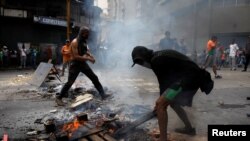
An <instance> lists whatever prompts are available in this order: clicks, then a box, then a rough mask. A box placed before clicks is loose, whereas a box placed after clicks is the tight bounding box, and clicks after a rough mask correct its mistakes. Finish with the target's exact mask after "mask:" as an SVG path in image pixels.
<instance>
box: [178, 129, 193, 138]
mask: <svg viewBox="0 0 250 141" xmlns="http://www.w3.org/2000/svg"><path fill="white" fill-rule="evenodd" d="M175 132H177V133H181V134H187V135H192V136H194V135H196V130H195V128H177V129H175Z"/></svg>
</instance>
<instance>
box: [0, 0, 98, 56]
mask: <svg viewBox="0 0 250 141" xmlns="http://www.w3.org/2000/svg"><path fill="white" fill-rule="evenodd" d="M66 1H67V0H53V1H51V0H42V1H40V0H21V1H20V0H1V1H0V18H1V20H0V47H2V46H3V45H5V46H7V47H8V48H10V49H18V47H20V46H21V44H23V45H25V46H26V47H27V48H30V47H35V48H39V50H40V52H41V53H42V52H45V51H44V50H45V48H47V47H46V46H51V47H52V49H53V52H54V54H55V55H56V54H59V53H58V51H59V50H60V47H61V46H62V45H63V44H64V43H65V40H66V38H67V35H66V34H67V20H66V19H67V14H66V13H67V8H66V4H67V3H66ZM101 12H102V10H101V9H100V8H99V7H96V6H94V2H93V0H84V1H78V0H70V39H72V38H73V37H75V36H76V35H77V33H78V30H79V28H80V27H81V26H83V25H85V26H88V27H90V28H91V29H92V31H93V33H92V32H91V33H92V34H91V38H90V40H91V41H94V40H96V34H95V33H96V31H98V30H99V27H98V23H99V20H100V14H101Z"/></svg>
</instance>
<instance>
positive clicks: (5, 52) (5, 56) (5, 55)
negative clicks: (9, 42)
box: [3, 46, 9, 68]
mask: <svg viewBox="0 0 250 141" xmlns="http://www.w3.org/2000/svg"><path fill="white" fill-rule="evenodd" d="M3 66H4V67H5V68H6V67H8V66H9V50H8V48H7V46H3Z"/></svg>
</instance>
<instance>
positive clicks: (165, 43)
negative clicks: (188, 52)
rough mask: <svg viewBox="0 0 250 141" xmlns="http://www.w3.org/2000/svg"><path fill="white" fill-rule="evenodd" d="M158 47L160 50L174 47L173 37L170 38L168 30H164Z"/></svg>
mask: <svg viewBox="0 0 250 141" xmlns="http://www.w3.org/2000/svg"><path fill="white" fill-rule="evenodd" d="M159 48H160V50H164V49H174V41H173V39H171V38H170V32H169V31H166V32H165V37H164V38H163V39H161V40H160V43H159Z"/></svg>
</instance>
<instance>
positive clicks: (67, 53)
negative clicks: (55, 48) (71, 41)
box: [61, 45, 71, 63]
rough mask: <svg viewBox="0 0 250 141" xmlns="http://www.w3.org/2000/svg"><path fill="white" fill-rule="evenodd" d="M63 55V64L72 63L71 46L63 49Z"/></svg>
mask: <svg viewBox="0 0 250 141" xmlns="http://www.w3.org/2000/svg"><path fill="white" fill-rule="evenodd" d="M61 53H62V55H63V63H65V62H68V61H70V59H71V48H70V46H69V45H64V46H63V47H62V50H61Z"/></svg>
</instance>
